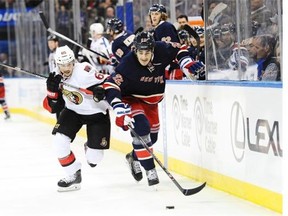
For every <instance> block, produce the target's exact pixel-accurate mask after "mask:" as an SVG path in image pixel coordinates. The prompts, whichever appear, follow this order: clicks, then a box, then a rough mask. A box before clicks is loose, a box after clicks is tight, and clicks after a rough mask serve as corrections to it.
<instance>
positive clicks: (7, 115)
mask: <svg viewBox="0 0 288 216" xmlns="http://www.w3.org/2000/svg"><path fill="white" fill-rule="evenodd" d="M10 118H11V115H10V113H9V112H7V111H5V117H4V119H5V120H8V119H10Z"/></svg>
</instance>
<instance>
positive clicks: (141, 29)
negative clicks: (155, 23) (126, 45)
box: [134, 26, 144, 35]
mask: <svg viewBox="0 0 288 216" xmlns="http://www.w3.org/2000/svg"><path fill="white" fill-rule="evenodd" d="M143 30H144V28H143V27H142V26H141V27H139V28H138V29H136V31H135V32H134V35H136V34H138V33H139V32H142V31H143Z"/></svg>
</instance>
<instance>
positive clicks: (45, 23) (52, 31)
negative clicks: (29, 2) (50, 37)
mask: <svg viewBox="0 0 288 216" xmlns="http://www.w3.org/2000/svg"><path fill="white" fill-rule="evenodd" d="M39 15H40V18H41V20H42V22H43V24H44V26H45V28H46V30H47V31H48V32H50V33H51V34H54V35H56V36H58V37H60V38H62V39H64V40H66V41H69V42H70V43H72V44H74V45H76V46H78V47H80V48H82V49H86V50H89V51H90V52H92V53H95V54H96V55H98V56H101V57H103V58H105V59H107V60H109V57H107V56H105V55H103V54H101V53H98V52H96V51H94V50H91V49H89V48H86V47H84V46H83V45H81V44H79V43H77V42H76V41H74V40H72V39H70V38H68V37H66V36H65V35H62V34H60V33H59V32H56V31H54V30H53V29H51V28H50V27H49V24H48V22H47V20H46V17H45V15H44V14H43V11H39Z"/></svg>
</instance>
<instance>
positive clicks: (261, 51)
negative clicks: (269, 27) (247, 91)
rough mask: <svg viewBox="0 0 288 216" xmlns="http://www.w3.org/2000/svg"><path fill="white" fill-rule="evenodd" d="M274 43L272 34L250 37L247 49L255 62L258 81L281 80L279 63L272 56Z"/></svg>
mask: <svg viewBox="0 0 288 216" xmlns="http://www.w3.org/2000/svg"><path fill="white" fill-rule="evenodd" d="M275 43H276V41H275V39H274V38H273V36H272V35H259V36H256V37H254V38H253V39H252V43H251V45H250V47H249V49H248V51H249V55H250V57H251V58H253V59H254V61H255V62H256V63H257V66H258V67H257V71H258V80H259V81H281V74H280V65H279V62H277V60H276V58H275V56H274V47H275V45H276V44H275Z"/></svg>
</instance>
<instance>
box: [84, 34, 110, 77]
mask: <svg viewBox="0 0 288 216" xmlns="http://www.w3.org/2000/svg"><path fill="white" fill-rule="evenodd" d="M90 49H91V50H94V51H96V52H97V53H100V54H103V55H104V56H107V57H108V58H109V57H110V56H111V55H112V50H111V44H110V43H109V41H108V40H107V38H105V37H101V38H99V39H97V40H95V39H92V42H91V45H90ZM97 57H99V56H97V55H96V54H93V55H92V56H91V59H92V62H91V60H90V63H91V64H92V65H93V66H95V68H96V69H97V70H98V71H100V72H102V73H105V74H111V73H112V72H113V71H114V68H113V67H112V66H111V65H109V64H106V63H105V59H103V57H99V58H100V59H102V60H104V62H99V60H97ZM88 59H89V58H88ZM106 61H107V60H106Z"/></svg>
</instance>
